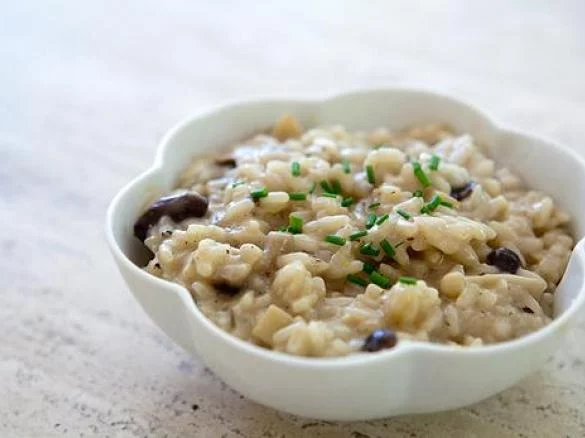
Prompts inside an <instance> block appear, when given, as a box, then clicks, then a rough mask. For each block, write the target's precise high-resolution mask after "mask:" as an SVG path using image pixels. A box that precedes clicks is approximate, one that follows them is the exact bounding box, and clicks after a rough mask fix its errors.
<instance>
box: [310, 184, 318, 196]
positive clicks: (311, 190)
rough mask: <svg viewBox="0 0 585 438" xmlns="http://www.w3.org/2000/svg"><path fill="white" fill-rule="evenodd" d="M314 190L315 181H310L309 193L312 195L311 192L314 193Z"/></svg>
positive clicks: (315, 186)
mask: <svg viewBox="0 0 585 438" xmlns="http://www.w3.org/2000/svg"><path fill="white" fill-rule="evenodd" d="M316 188H317V184H315V181H312V182H311V185H310V186H309V193H310V194H313V192H314V191H315V189H316Z"/></svg>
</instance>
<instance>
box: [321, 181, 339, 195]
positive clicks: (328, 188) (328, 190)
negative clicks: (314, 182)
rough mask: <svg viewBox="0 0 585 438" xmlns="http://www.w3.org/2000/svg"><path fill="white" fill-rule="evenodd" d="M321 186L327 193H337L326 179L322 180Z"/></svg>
mask: <svg viewBox="0 0 585 438" xmlns="http://www.w3.org/2000/svg"><path fill="white" fill-rule="evenodd" d="M320 184H321V188H322V189H323V190H324V191H325V192H327V193H335V192H334V191H333V189H332V188H331V187H330V186H329V183H328V182H327V181H325V180H323V181H321V183H320Z"/></svg>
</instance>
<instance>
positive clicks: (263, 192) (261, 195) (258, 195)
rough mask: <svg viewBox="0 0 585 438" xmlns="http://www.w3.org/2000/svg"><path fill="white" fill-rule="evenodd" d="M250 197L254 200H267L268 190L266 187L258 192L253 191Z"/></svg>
mask: <svg viewBox="0 0 585 438" xmlns="http://www.w3.org/2000/svg"><path fill="white" fill-rule="evenodd" d="M250 196H251V197H252V199H260V198H266V197H267V196H268V189H267V188H266V187H262V188H261V189H258V190H252V191H251V192H250Z"/></svg>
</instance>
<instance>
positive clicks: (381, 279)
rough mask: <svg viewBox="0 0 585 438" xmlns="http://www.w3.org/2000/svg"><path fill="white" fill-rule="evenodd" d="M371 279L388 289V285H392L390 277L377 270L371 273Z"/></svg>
mask: <svg viewBox="0 0 585 438" xmlns="http://www.w3.org/2000/svg"><path fill="white" fill-rule="evenodd" d="M370 281H371V282H372V283H374V284H377V285H378V286H380V287H381V288H383V289H386V288H387V287H388V286H390V279H389V278H388V277H386V276H385V275H384V274H380V273H379V272H376V271H374V272H372V273H371V274H370Z"/></svg>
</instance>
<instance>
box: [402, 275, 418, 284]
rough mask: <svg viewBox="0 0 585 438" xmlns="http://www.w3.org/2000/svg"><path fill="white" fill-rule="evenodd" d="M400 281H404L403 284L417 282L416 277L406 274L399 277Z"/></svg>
mask: <svg viewBox="0 0 585 438" xmlns="http://www.w3.org/2000/svg"><path fill="white" fill-rule="evenodd" d="M398 281H399V282H400V283H402V284H411V285H412V284H416V281H417V280H416V278H414V277H406V276H404V277H400V278H399V279H398Z"/></svg>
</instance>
